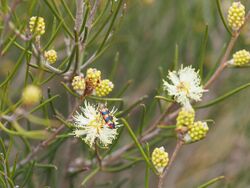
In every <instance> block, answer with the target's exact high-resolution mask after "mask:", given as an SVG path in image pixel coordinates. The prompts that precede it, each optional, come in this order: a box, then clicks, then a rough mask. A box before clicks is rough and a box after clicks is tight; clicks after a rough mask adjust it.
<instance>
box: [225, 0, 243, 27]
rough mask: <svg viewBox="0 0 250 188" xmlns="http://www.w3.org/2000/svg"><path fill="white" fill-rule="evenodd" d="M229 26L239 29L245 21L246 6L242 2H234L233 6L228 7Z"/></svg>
mask: <svg viewBox="0 0 250 188" xmlns="http://www.w3.org/2000/svg"><path fill="white" fill-rule="evenodd" d="M227 20H228V24H229V26H230V27H231V28H232V29H233V30H234V31H237V30H239V29H240V28H241V26H242V25H243V24H244V22H245V7H244V5H242V4H241V3H240V2H233V4H232V6H231V7H230V8H229V9H228V16H227Z"/></svg>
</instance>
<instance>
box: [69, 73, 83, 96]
mask: <svg viewBox="0 0 250 188" xmlns="http://www.w3.org/2000/svg"><path fill="white" fill-rule="evenodd" d="M71 85H72V88H73V89H74V90H75V91H76V92H77V93H78V94H79V95H82V94H83V93H84V90H85V87H86V84H85V79H84V78H83V77H82V76H75V77H74V78H73V80H72V83H71Z"/></svg>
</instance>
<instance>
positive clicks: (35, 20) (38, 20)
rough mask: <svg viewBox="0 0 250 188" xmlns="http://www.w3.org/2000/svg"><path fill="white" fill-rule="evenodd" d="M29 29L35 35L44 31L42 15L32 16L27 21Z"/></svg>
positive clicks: (39, 34)
mask: <svg viewBox="0 0 250 188" xmlns="http://www.w3.org/2000/svg"><path fill="white" fill-rule="evenodd" d="M29 29H30V31H31V33H32V34H34V35H35V36H41V35H43V34H44V33H45V22H44V19H43V18H42V17H37V16H32V17H31V18H30V21H29Z"/></svg>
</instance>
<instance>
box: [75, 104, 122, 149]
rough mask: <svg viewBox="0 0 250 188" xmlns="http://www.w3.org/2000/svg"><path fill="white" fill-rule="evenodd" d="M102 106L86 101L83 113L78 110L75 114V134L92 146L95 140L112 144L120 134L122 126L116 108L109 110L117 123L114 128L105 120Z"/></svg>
mask: <svg viewBox="0 0 250 188" xmlns="http://www.w3.org/2000/svg"><path fill="white" fill-rule="evenodd" d="M100 108H101V105H91V104H89V103H88V102H85V103H84V107H81V113H79V112H77V113H76V115H75V116H73V120H74V126H75V130H74V135H75V136H76V137H79V138H81V139H83V140H84V141H85V143H86V144H88V145H89V146H90V147H91V148H93V146H94V143H95V141H98V143H100V144H101V145H103V146H104V147H107V146H108V145H110V144H112V142H113V140H114V139H116V137H117V135H118V132H117V128H119V127H120V126H121V125H120V124H119V123H118V120H117V118H116V117H115V116H114V113H115V112H116V109H115V108H113V109H112V110H111V111H110V112H109V116H111V117H112V121H113V122H114V124H115V128H112V129H111V128H110V127H109V126H108V125H107V123H106V122H105V120H104V118H103V116H102V114H101V113H100Z"/></svg>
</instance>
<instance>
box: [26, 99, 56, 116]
mask: <svg viewBox="0 0 250 188" xmlns="http://www.w3.org/2000/svg"><path fill="white" fill-rule="evenodd" d="M57 97H59V95H54V96H53V97H51V98H49V99H47V100H44V101H43V102H42V103H41V104H39V105H38V106H36V107H35V108H33V109H32V110H31V111H30V112H29V113H33V112H35V111H37V110H39V109H40V108H42V107H43V106H44V105H47V104H48V103H50V102H51V101H53V100H54V99H56V98H57Z"/></svg>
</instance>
